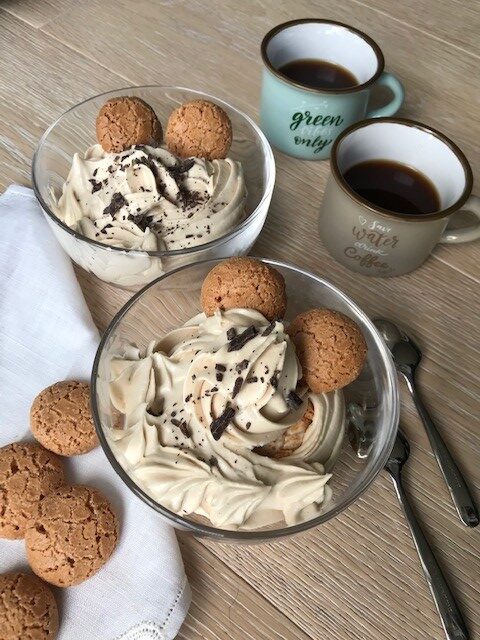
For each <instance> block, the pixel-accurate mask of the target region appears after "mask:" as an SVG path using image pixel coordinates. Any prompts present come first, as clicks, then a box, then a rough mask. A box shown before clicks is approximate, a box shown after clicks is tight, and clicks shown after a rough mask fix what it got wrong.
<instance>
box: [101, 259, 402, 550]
mask: <svg viewBox="0 0 480 640" xmlns="http://www.w3.org/2000/svg"><path fill="white" fill-rule="evenodd" d="M224 259H225V258H214V259H208V260H201V261H199V262H194V263H191V264H187V265H183V266H181V267H178V268H177V269H173V270H172V271H169V272H168V273H165V274H163V275H162V276H160V277H158V278H156V279H155V280H153V281H152V282H149V283H148V284H147V285H145V286H144V287H142V289H140V291H138V292H137V293H135V294H134V295H133V296H132V297H131V298H130V300H128V301H127V302H126V303H125V304H124V305H123V307H122V308H121V309H120V310H119V311H118V312H117V313H116V314H115V316H114V317H113V319H112V320H111V322H110V324H109V325H108V327H107V329H106V330H105V332H104V334H103V336H102V338H101V340H100V344H99V346H98V349H97V352H96V354H95V360H94V362H93V368H92V375H91V383H90V402H91V407H92V413H93V420H94V423H95V429H96V432H97V435H98V438H99V441H100V444H101V447H102V449H103V451H104V453H105V455H106V457H107V459H108V461H109V462H110V464H111V465H112V467H113V470H114V471H115V472H116V473H117V475H118V476H120V478H121V479H122V480H123V482H124V483H125V484H126V485H127V487H128V488H129V489H130V490H131V491H132V492H133V493H134V494H135V496H136V497H137V498H140V499H141V500H142V501H143V502H145V503H146V504H147V505H148V506H149V507H151V508H152V509H154V510H155V511H156V512H157V513H159V514H161V515H162V516H163V517H164V518H166V519H167V520H170V521H171V522H172V521H173V522H174V523H175V524H176V525H178V526H179V528H181V529H183V530H188V531H189V532H190V533H193V534H194V535H200V536H206V537H209V538H216V539H218V540H225V541H227V542H228V541H232V542H234V541H236V542H249V541H251V542H254V541H259V540H261V541H265V542H268V541H272V540H276V539H277V538H283V537H286V536H290V535H294V534H296V533H300V532H302V531H307V530H309V529H313V528H315V527H317V526H318V525H320V524H323V523H325V522H328V520H331V519H332V518H334V517H335V516H337V515H339V514H340V513H342V512H343V511H344V510H345V509H347V508H348V507H349V506H350V505H351V504H352V503H353V502H355V501H356V500H357V499H358V498H359V497H360V496H361V495H362V494H363V493H364V492H365V491H366V490H367V489H368V487H369V486H370V485H371V484H372V482H373V481H374V480H375V478H376V477H377V476H378V474H379V473H380V471H381V470H382V469H383V467H384V466H385V463H386V462H387V459H388V456H389V455H390V452H391V450H392V448H393V443H394V440H395V437H396V434H397V427H398V422H399V416H400V399H399V391H398V381H397V376H396V370H395V366H394V364H393V360H392V357H391V354H390V352H389V351H388V349H387V346H386V345H385V343H384V341H383V339H382V338H381V336H380V334H379V332H378V331H377V329H376V327H375V325H374V324H373V322H372V321H371V320H370V318H369V317H368V316H367V315H366V313H365V312H364V311H362V310H361V309H360V307H359V306H358V305H357V304H356V303H355V302H354V301H353V300H352V299H351V298H350V297H349V296H347V295H346V294H345V293H343V291H341V290H340V289H339V288H338V287H336V286H335V285H334V284H332V283H331V282H329V281H328V280H325V279H324V278H320V277H319V276H316V275H315V274H314V273H312V272H311V271H307V270H306V269H302V268H301V267H298V266H296V265H293V264H290V263H288V262H283V261H280V260H272V259H269V258H257V259H259V260H261V261H262V262H265V263H266V264H268V265H271V266H272V267H282V268H285V269H288V270H291V271H293V272H295V273H297V274H301V275H303V276H305V277H308V278H312V279H313V280H315V281H316V283H319V284H322V285H324V286H326V287H327V288H328V289H330V291H332V292H333V293H335V294H336V295H337V296H339V297H340V299H342V300H343V301H344V302H346V303H348V305H349V306H350V307H351V308H352V309H353V310H354V311H355V313H356V314H358V316H359V317H360V318H361V319H362V320H363V322H364V323H365V324H366V325H367V327H368V328H369V330H370V332H371V334H372V335H373V337H374V339H375V343H376V346H377V348H378V349H379V351H380V353H381V356H382V361H383V363H384V365H385V369H386V374H387V379H388V384H387V389H388V393H389V403H390V405H391V410H392V415H391V420H390V433H389V434H388V438H387V441H386V443H385V445H384V448H383V451H381V455H379V456H378V458H377V460H376V462H375V464H374V465H373V468H372V469H371V470H370V472H369V474H368V475H367V477H366V478H364V479H363V481H362V483H361V484H360V486H359V487H358V488H357V490H356V491H355V492H354V493H353V494H352V495H351V496H350V497H349V498H348V499H347V500H345V501H344V502H343V503H342V504H341V505H338V506H337V507H335V508H334V509H332V510H331V511H329V512H328V513H326V514H322V515H319V516H317V517H316V518H312V519H311V520H307V521H305V522H301V523H299V524H296V525H292V526H290V527H288V526H285V527H282V528H281V529H267V530H255V529H254V530H250V531H241V530H240V531H239V530H229V529H220V528H218V527H214V526H211V525H205V524H200V523H197V522H193V521H191V520H189V519H188V518H185V517H183V516H181V515H179V514H177V513H174V512H173V511H170V510H169V509H167V508H165V507H164V506H163V505H161V504H160V503H159V502H157V501H156V500H154V499H153V498H152V497H151V496H149V495H148V494H147V493H146V492H145V491H144V490H143V489H142V488H141V487H140V486H138V485H137V484H136V483H135V481H134V480H133V479H132V478H131V477H130V476H129V475H128V473H127V472H126V471H125V469H124V468H123V467H122V465H121V464H120V462H119V461H118V460H117V458H116V457H115V455H114V454H113V452H112V450H111V448H110V445H109V444H108V441H107V438H106V436H105V433H104V431H103V429H102V426H101V420H100V415H99V410H98V404H97V376H98V367H99V363H100V357H101V355H102V353H103V350H104V347H105V345H106V343H107V341H108V340H109V338H110V336H111V335H112V333H113V331H114V330H115V329H116V328H117V326H118V324H119V323H120V321H121V320H122V319H123V317H124V316H125V314H126V313H127V312H128V311H129V310H130V308H131V307H133V306H134V305H135V303H136V302H137V301H138V300H139V299H140V298H141V297H142V296H143V294H144V293H146V292H147V290H148V289H150V288H152V287H154V286H155V285H156V284H157V283H159V282H160V281H161V280H164V279H166V278H168V277H169V276H171V275H173V274H175V273H177V272H180V271H183V270H185V269H192V268H194V267H196V266H199V265H205V264H208V263H210V264H212V265H213V264H215V263H218V262H221V261H222V260H224Z"/></svg>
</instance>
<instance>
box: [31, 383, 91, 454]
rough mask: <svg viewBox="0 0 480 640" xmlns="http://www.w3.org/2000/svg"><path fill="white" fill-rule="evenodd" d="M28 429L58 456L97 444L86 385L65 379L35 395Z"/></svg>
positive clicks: (77, 452) (88, 449)
mask: <svg viewBox="0 0 480 640" xmlns="http://www.w3.org/2000/svg"><path fill="white" fill-rule="evenodd" d="M30 428H31V430H32V433H33V435H34V436H35V438H36V439H37V440H38V441H39V442H40V443H41V444H43V446H44V447H46V448H47V449H49V450H50V451H53V452H54V453H58V454H59V455H61V456H74V455H77V454H80V453H87V451H91V450H92V449H93V448H94V447H96V446H97V444H98V439H97V434H96V432H95V426H94V424H93V419H92V412H91V409H90V387H89V385H88V384H87V383H85V382H77V381H75V380H65V381H64V382H57V383H56V384H53V385H52V386H50V387H47V388H46V389H44V390H43V391H42V392H40V393H39V394H38V396H37V397H36V398H35V400H34V401H33V404H32V408H31V410H30Z"/></svg>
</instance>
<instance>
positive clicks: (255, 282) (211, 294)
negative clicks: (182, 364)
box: [201, 257, 287, 320]
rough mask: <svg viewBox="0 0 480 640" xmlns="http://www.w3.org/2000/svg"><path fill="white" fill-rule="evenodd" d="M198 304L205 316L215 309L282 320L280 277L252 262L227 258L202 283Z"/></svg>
mask: <svg viewBox="0 0 480 640" xmlns="http://www.w3.org/2000/svg"><path fill="white" fill-rule="evenodd" d="M201 304H202V308H203V310H204V312H205V313H206V314H207V316H211V315H213V314H214V313H215V311H216V310H217V309H221V310H222V311H226V310H227V309H254V310H256V311H259V312H260V313H261V314H263V315H264V316H265V318H267V319H268V320H274V319H276V318H282V317H283V316H284V314H285V309H286V306H287V295H286V292H285V281H284V279H283V276H282V275H281V274H280V273H279V272H278V271H276V270H275V269H273V268H272V267H270V266H269V265H267V264H265V263H264V262H261V261H260V260H256V259H255V258H248V257H240V258H230V259H228V260H224V261H223V262H220V263H219V264H217V265H216V266H215V267H214V268H213V269H212V270H211V271H210V273H209V274H208V275H207V277H206V278H205V280H204V281H203V285H202V291H201Z"/></svg>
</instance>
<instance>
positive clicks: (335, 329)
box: [200, 257, 367, 459]
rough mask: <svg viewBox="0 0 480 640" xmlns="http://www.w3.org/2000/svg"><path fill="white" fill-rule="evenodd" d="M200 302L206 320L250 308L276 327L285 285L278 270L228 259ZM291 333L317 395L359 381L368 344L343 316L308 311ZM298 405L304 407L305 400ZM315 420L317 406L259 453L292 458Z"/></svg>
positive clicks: (308, 384) (208, 279)
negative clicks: (224, 312) (275, 322)
mask: <svg viewBox="0 0 480 640" xmlns="http://www.w3.org/2000/svg"><path fill="white" fill-rule="evenodd" d="M200 302H201V305H202V309H203V311H204V312H205V314H206V315H207V316H209V315H213V314H214V313H215V311H216V310H217V309H219V310H221V311H226V310H228V309H238V308H247V309H254V310H255V311H259V312H260V313H261V314H262V315H263V316H265V318H267V320H270V321H274V320H278V319H281V318H283V317H284V316H285V312H286V308H287V295H286V288H285V281H284V279H283V276H282V275H281V274H280V273H279V272H278V271H277V270H276V269H273V268H272V267H270V266H268V265H267V264H265V263H263V262H261V261H260V260H256V259H255V258H249V257H238V258H237V257H236V258H229V259H227V260H224V261H223V262H220V263H219V264H218V265H217V266H216V267H214V268H213V269H212V270H211V271H210V272H209V273H208V275H207V277H206V278H205V280H204V282H203V285H202V290H201V297H200ZM287 333H288V334H289V336H290V339H291V340H292V342H293V344H294V346H295V351H296V354H297V357H298V360H299V362H300V366H301V368H302V374H303V378H302V380H301V383H302V384H304V385H305V386H306V387H307V388H308V389H309V390H310V391H312V392H313V393H318V394H321V393H329V392H332V391H335V390H337V389H342V388H343V387H346V386H347V385H348V384H350V383H351V382H353V381H354V380H356V378H358V376H359V375H360V372H361V370H362V368H363V366H364V364H365V360H366V357H367V344H366V342H365V338H364V336H363V334H362V331H361V330H360V328H359V326H358V325H357V324H356V323H355V322H354V321H353V320H352V319H351V318H349V317H348V316H346V315H345V314H343V313H341V312H340V311H334V310H332V309H324V308H321V309H309V310H308V311H304V312H302V313H300V314H298V315H297V316H296V317H295V318H294V319H293V321H292V322H291V323H290V324H289V325H288V328H287ZM297 397H298V396H297ZM298 401H299V403H300V404H301V400H300V398H298ZM312 419H313V406H312V404H311V402H310V401H309V402H308V403H307V405H306V410H305V413H304V415H303V416H302V417H301V418H300V420H299V421H298V422H297V423H295V424H294V425H292V426H290V427H289V428H288V429H286V431H285V432H284V433H283V434H282V435H281V436H279V438H278V439H277V440H274V441H273V442H271V443H269V444H267V445H264V446H262V447H258V448H257V449H256V452H257V453H259V454H261V455H265V456H268V457H271V458H277V459H279V458H284V457H286V456H289V455H291V454H292V453H293V452H294V451H295V450H296V449H298V447H300V445H301V444H302V442H303V438H304V435H305V433H306V431H307V429H308V427H309V426H310V424H311V422H312Z"/></svg>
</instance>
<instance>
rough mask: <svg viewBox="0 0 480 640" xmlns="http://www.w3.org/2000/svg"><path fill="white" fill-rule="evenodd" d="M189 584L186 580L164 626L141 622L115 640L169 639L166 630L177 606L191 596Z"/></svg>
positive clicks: (156, 623)
mask: <svg viewBox="0 0 480 640" xmlns="http://www.w3.org/2000/svg"><path fill="white" fill-rule="evenodd" d="M189 589H190V588H189V585H188V582H187V580H186V578H185V583H184V584H183V586H182V587H181V588H180V589H179V590H178V591H177V595H176V597H175V600H174V601H173V604H172V606H171V607H170V609H169V611H168V614H167V617H166V618H165V620H164V621H163V623H162V624H159V623H158V622H152V621H146V622H140V623H139V624H136V625H135V626H134V627H132V628H131V629H129V630H128V631H126V632H125V633H122V634H121V635H120V636H117V637H116V638H115V640H166V639H167V638H168V637H170V636H167V635H166V634H165V628H166V627H167V626H168V622H169V620H170V618H171V616H172V614H173V612H174V611H175V608H176V606H177V605H178V603H179V602H180V600H181V599H182V597H183V596H188V597H189V594H190V590H189Z"/></svg>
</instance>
